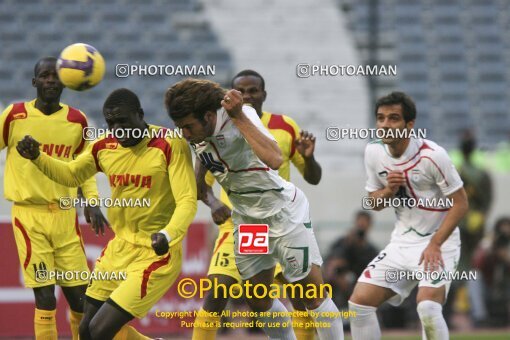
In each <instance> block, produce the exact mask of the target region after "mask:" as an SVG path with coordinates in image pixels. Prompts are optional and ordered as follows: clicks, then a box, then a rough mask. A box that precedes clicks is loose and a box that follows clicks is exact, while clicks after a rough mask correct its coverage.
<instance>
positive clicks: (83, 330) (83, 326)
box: [78, 318, 90, 340]
mask: <svg viewBox="0 0 510 340" xmlns="http://www.w3.org/2000/svg"><path fill="white" fill-rule="evenodd" d="M89 323H90V320H88V319H85V318H83V319H82V320H81V322H80V327H79V328H78V331H79V332H80V339H84V340H87V339H90V332H89Z"/></svg>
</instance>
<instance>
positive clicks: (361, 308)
mask: <svg viewBox="0 0 510 340" xmlns="http://www.w3.org/2000/svg"><path fill="white" fill-rule="evenodd" d="M376 311H377V308H376V307H372V306H366V305H360V304H358V303H355V302H353V301H350V300H349V312H350V315H352V317H351V318H350V319H351V323H352V324H354V325H356V324H359V325H364V324H365V323H366V321H367V320H370V319H372V318H374V317H376V315H375V313H376Z"/></svg>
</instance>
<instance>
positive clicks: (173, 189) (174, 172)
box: [34, 125, 197, 247]
mask: <svg viewBox="0 0 510 340" xmlns="http://www.w3.org/2000/svg"><path fill="white" fill-rule="evenodd" d="M149 129H151V130H159V129H162V128H161V127H158V126H153V125H150V126H149ZM151 135H155V134H151ZM34 164H36V165H37V167H39V169H41V171H42V172H44V173H45V174H46V175H47V176H48V177H50V178H51V179H53V180H55V181H57V182H59V183H61V184H63V185H67V186H74V185H76V183H80V182H81V181H83V180H84V179H85V178H89V177H90V176H92V175H94V174H95V173H96V172H98V171H101V172H103V173H104V174H105V175H106V176H107V177H108V180H109V184H110V188H111V199H112V200H113V201H119V202H121V201H125V202H126V201H129V200H130V199H131V200H132V201H136V200H139V201H140V200H143V199H146V200H149V203H150V206H149V207H140V206H134V207H125V206H117V207H110V208H108V220H109V222H110V224H111V227H112V229H113V231H114V232H115V235H116V236H117V237H119V238H121V239H123V240H125V241H127V242H130V243H133V244H137V245H143V246H147V247H150V246H151V238H150V237H151V234H153V233H156V232H159V231H160V230H162V229H165V230H166V231H167V232H168V234H169V236H170V238H171V242H170V245H171V246H172V245H174V244H176V243H178V242H180V241H181V240H182V239H183V238H184V236H185V234H186V232H187V230H188V227H189V224H190V223H191V222H192V220H193V218H194V217H195V213H196V209H197V188H196V181H195V175H194V171H193V165H192V161H191V152H190V149H189V147H188V144H187V142H186V141H185V140H184V139H182V138H178V137H177V136H176V137H175V138H157V137H155V138H150V137H145V138H144V139H143V140H142V141H141V142H140V143H138V144H137V145H135V146H132V147H127V148H124V147H123V146H122V145H120V144H119V143H118V142H117V140H116V139H115V138H114V137H106V138H104V137H103V138H101V139H99V140H97V141H95V142H93V143H92V144H91V145H89V146H88V147H87V149H86V150H85V151H84V152H83V153H82V154H81V155H80V156H79V157H78V158H77V159H76V160H74V161H72V162H70V163H64V162H60V161H58V160H54V159H52V158H50V157H48V156H46V155H44V154H42V153H41V156H39V157H38V158H37V159H36V160H35V161H34Z"/></svg>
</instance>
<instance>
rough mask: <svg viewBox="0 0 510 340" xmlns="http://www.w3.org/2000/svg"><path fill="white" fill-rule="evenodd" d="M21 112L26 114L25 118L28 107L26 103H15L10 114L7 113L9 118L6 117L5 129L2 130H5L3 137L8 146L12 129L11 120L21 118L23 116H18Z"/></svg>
mask: <svg viewBox="0 0 510 340" xmlns="http://www.w3.org/2000/svg"><path fill="white" fill-rule="evenodd" d="M20 113H23V114H24V117H23V118H26V116H27V109H26V108H25V103H15V104H13V105H12V109H11V111H10V112H9V114H8V115H7V118H6V119H5V124H4V131H2V132H3V138H4V145H6V146H7V145H8V143H9V130H10V126H11V122H12V121H13V120H15V119H18V118H21V117H17V116H16V115H18V114H20Z"/></svg>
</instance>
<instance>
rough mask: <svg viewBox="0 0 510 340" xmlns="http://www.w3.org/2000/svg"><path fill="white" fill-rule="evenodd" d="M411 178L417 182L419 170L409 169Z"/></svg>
mask: <svg viewBox="0 0 510 340" xmlns="http://www.w3.org/2000/svg"><path fill="white" fill-rule="evenodd" d="M411 178H412V180H413V181H414V182H418V181H419V180H420V170H418V169H414V170H413V171H411Z"/></svg>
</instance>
